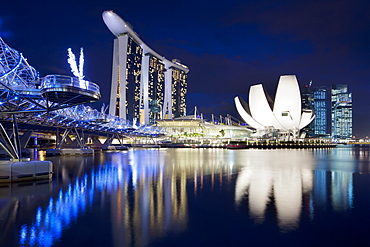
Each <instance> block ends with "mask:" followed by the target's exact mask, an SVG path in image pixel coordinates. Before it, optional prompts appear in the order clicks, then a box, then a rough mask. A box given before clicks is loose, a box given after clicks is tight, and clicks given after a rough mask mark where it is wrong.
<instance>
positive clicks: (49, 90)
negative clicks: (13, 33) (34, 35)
mask: <svg viewBox="0 0 370 247" xmlns="http://www.w3.org/2000/svg"><path fill="white" fill-rule="evenodd" d="M100 98H101V95H100V88H99V86H98V85H97V84H95V83H93V82H91V81H87V80H83V79H81V78H77V77H73V76H65V75H46V76H45V77H39V74H38V72H37V71H36V69H35V68H33V67H32V66H30V65H29V64H28V62H27V59H26V58H24V57H23V55H22V53H20V52H18V51H17V50H15V49H12V48H11V47H9V46H8V45H7V44H6V43H5V42H4V41H3V39H2V38H1V37H0V146H1V148H3V149H4V150H5V151H6V152H7V154H8V155H10V156H11V157H12V158H13V159H19V158H20V153H21V147H20V142H19V130H18V124H27V125H28V126H29V125H35V126H38V127H40V126H41V127H42V126H45V127H54V128H62V129H64V130H65V135H66V134H68V133H69V131H71V130H74V131H75V132H76V133H78V131H80V132H83V131H85V132H90V133H96V134H98V135H105V136H109V135H111V136H129V137H135V136H147V137H155V136H158V135H162V134H163V133H162V131H161V130H160V129H158V128H157V127H152V126H136V124H134V123H131V122H130V121H127V120H124V119H121V118H118V117H116V116H111V115H109V114H105V113H104V111H103V110H102V111H98V110H96V109H93V108H91V107H90V106H85V105H84V104H87V103H93V102H96V101H99V100H100ZM5 123H11V124H12V131H9V128H8V130H6V128H5V127H4V126H5V125H6V124H5ZM10 132H11V133H10ZM9 133H10V134H9ZM12 139H13V140H12ZM83 139H84V140H85V139H86V138H83ZM83 145H84V143H83V142H81V146H83Z"/></svg>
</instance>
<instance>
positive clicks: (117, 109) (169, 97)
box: [103, 11, 189, 124]
mask: <svg viewBox="0 0 370 247" xmlns="http://www.w3.org/2000/svg"><path fill="white" fill-rule="evenodd" d="M103 20H104V22H105V24H106V25H107V27H108V28H109V30H110V31H111V32H112V33H113V34H114V35H115V36H116V39H115V40H114V48H113V68H112V86H111V98H110V105H109V114H111V115H116V116H119V117H121V118H123V119H126V120H130V121H139V122H140V123H141V124H152V123H154V122H155V120H157V119H172V118H174V117H181V116H185V115H186V110H185V109H186V92H187V73H188V72H189V69H188V68H187V67H186V66H185V65H183V64H181V63H180V61H179V60H172V61H169V60H167V59H166V58H164V57H162V56H161V55H159V54H158V53H156V52H155V51H153V50H152V49H151V48H150V47H149V46H147V45H146V44H145V43H144V42H143V41H142V40H141V39H140V38H139V36H138V35H137V34H136V33H135V32H134V30H133V28H132V27H131V26H130V25H129V24H128V23H127V22H125V21H124V20H123V19H121V17H119V16H118V15H117V14H115V13H114V12H113V11H104V12H103Z"/></svg>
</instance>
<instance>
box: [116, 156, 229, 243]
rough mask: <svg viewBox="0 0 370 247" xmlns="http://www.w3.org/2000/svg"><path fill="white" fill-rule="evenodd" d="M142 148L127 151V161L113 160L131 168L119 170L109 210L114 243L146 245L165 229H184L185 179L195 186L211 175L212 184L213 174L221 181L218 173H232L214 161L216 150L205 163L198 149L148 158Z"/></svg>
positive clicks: (185, 221) (166, 231)
mask: <svg viewBox="0 0 370 247" xmlns="http://www.w3.org/2000/svg"><path fill="white" fill-rule="evenodd" d="M142 152H143V155H137V154H136V155H135V156H133V155H132V154H133V153H131V156H130V157H127V158H129V161H127V160H125V161H123V160H122V161H114V162H115V163H117V162H119V163H127V162H129V163H130V164H131V165H130V169H131V170H127V171H122V180H121V181H120V184H121V186H119V187H117V188H118V190H119V191H118V192H117V197H116V198H112V203H111V207H112V210H111V211H112V212H116V213H117V214H116V215H114V214H112V215H111V222H112V229H114V245H115V246H146V245H148V244H149V243H150V241H151V240H153V239H158V238H160V237H163V236H164V235H165V234H166V233H168V232H169V231H175V232H180V231H183V230H185V229H186V227H187V221H188V212H187V210H188V206H187V204H188V199H187V192H186V190H187V182H188V184H189V181H187V180H189V179H191V178H193V179H194V190H197V188H198V187H200V188H202V186H203V183H204V181H203V179H204V177H203V176H205V175H210V176H211V181H210V182H211V183H212V186H214V183H215V181H214V180H216V179H217V178H216V179H215V175H216V174H220V176H219V179H220V184H221V183H222V176H224V175H226V174H231V173H232V172H231V170H230V169H229V167H228V166H224V165H223V164H215V163H216V162H217V160H216V159H215V157H216V152H215V153H214V157H213V156H210V157H209V158H210V160H211V161H209V163H201V162H199V161H200V160H204V159H203V158H201V157H200V156H202V153H195V154H194V153H193V154H189V152H184V153H183V152H181V150H180V151H176V150H170V151H169V152H158V156H157V157H155V156H153V155H151V156H150V158H149V157H148V156H146V155H145V152H146V151H145V150H143V151H142ZM217 155H218V156H219V155H220V154H217ZM117 157H122V156H117ZM198 177H199V178H198Z"/></svg>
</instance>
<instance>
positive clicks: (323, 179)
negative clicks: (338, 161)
mask: <svg viewBox="0 0 370 247" xmlns="http://www.w3.org/2000/svg"><path fill="white" fill-rule="evenodd" d="M262 152H264V151H262ZM268 152H269V153H268V155H267V154H266V155H264V154H262V153H261V151H260V152H255V153H250V156H249V159H247V161H246V164H245V166H244V167H243V168H242V169H241V171H240V173H239V175H238V178H237V181H236V187H235V202H236V205H237V206H240V205H241V204H243V203H248V206H249V214H250V217H251V218H253V219H254V220H255V222H256V223H263V222H264V221H265V218H266V214H267V207H268V205H270V204H273V205H275V208H276V216H277V220H278V225H279V228H280V229H281V231H283V232H286V231H291V230H294V229H296V228H297V227H298V226H299V221H300V217H301V213H302V210H303V208H304V210H306V211H309V212H310V215H311V216H313V215H314V214H315V211H317V210H318V211H325V210H326V206H327V205H326V204H329V203H328V201H330V202H331V205H332V207H333V209H334V210H335V211H345V210H348V209H349V208H351V207H352V203H353V202H352V200H353V196H352V193H353V192H352V190H353V188H352V186H353V185H352V183H353V181H352V173H351V172H339V171H338V172H337V171H331V172H328V171H326V170H315V172H314V171H313V170H314V169H315V168H314V165H315V163H314V162H316V161H315V160H314V159H313V156H312V153H310V152H307V150H279V151H268ZM252 155H256V156H258V159H257V157H252ZM250 160H253V161H256V160H258V163H250ZM302 160H304V161H305V162H304V163H302Z"/></svg>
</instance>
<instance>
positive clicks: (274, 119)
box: [234, 75, 315, 140]
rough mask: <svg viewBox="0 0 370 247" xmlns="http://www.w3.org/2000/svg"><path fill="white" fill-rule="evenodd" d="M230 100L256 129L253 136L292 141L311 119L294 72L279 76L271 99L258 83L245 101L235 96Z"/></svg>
mask: <svg viewBox="0 0 370 247" xmlns="http://www.w3.org/2000/svg"><path fill="white" fill-rule="evenodd" d="M234 101H235V105H236V109H237V111H238V113H239V115H240V116H241V117H242V118H243V120H244V121H245V122H246V123H247V124H248V125H249V126H250V127H252V128H254V129H255V130H256V133H255V134H254V135H255V136H257V137H265V138H269V137H272V136H274V137H278V138H280V139H282V140H292V139H295V138H298V137H300V130H301V129H302V128H304V127H305V126H307V125H308V124H309V123H310V122H311V121H312V120H313V119H314V118H315V114H314V112H313V111H312V110H309V109H302V102H301V94H300V90H299V85H298V81H297V78H296V76H295V75H283V76H280V80H279V83H278V87H277V90H276V95H275V100H274V101H273V100H272V99H271V97H270V96H269V95H268V94H267V93H266V91H265V90H264V88H263V86H262V84H258V85H253V86H251V87H250V90H249V104H248V103H246V102H245V101H244V100H243V99H242V98H241V97H239V96H237V97H235V98H234Z"/></svg>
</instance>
